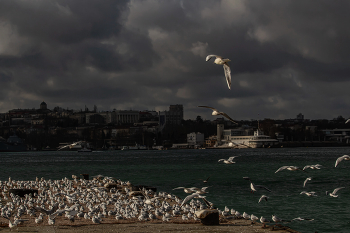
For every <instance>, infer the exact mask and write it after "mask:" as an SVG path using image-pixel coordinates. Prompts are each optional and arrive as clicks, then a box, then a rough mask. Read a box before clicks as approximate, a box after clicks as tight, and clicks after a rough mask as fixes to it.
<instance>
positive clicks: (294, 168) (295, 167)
mask: <svg viewBox="0 0 350 233" xmlns="http://www.w3.org/2000/svg"><path fill="white" fill-rule="evenodd" d="M284 169H287V170H288V171H296V170H300V171H303V170H301V169H300V168H299V167H297V166H282V167H280V168H278V170H277V171H275V173H277V172H279V171H282V170H284ZM303 172H306V171H303Z"/></svg>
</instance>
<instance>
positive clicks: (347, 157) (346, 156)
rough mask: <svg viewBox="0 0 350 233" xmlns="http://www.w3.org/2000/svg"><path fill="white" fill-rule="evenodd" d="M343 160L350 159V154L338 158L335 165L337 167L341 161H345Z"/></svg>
mask: <svg viewBox="0 0 350 233" xmlns="http://www.w3.org/2000/svg"><path fill="white" fill-rule="evenodd" d="M343 160H350V156H349V155H343V156H341V157H339V158H337V161H335V165H334V167H337V166H338V164H339V163H340V162H341V161H343Z"/></svg>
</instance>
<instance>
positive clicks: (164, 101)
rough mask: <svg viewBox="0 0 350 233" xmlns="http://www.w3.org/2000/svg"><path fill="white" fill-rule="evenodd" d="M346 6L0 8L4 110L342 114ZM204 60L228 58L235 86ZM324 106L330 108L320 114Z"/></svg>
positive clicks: (348, 102)
mask: <svg viewBox="0 0 350 233" xmlns="http://www.w3.org/2000/svg"><path fill="white" fill-rule="evenodd" d="M347 9H349V3H348V2H346V1H332V2H331V1H318V2H317V4H315V2H314V1H310V0H306V1H288V0H286V1H275V0H271V1H239V0H236V1H225V0H222V1H209V0H197V1H195V0H194V1H175V0H174V1H157V0H145V1H114V0H113V1H112V0H111V1H103V2H100V1H93V0H89V1H68V0H57V1H44V0H39V1H16V0H14V1H2V2H1V3H0V30H1V32H2V33H1V35H0V84H1V91H2V92H1V93H2V94H1V96H0V110H1V112H6V111H8V110H10V109H11V108H32V107H37V106H38V105H39V104H40V103H41V101H43V100H44V101H45V102H46V103H48V105H49V108H50V107H54V106H57V105H60V106H61V107H64V108H66V107H69V108H75V109H81V108H83V107H84V106H85V105H89V106H92V105H94V104H95V105H97V106H98V108H99V109H100V110H111V109H113V108H117V109H136V110H145V109H154V110H166V109H168V106H169V105H170V104H183V105H184V109H185V118H195V117H196V116H197V115H199V114H201V115H203V118H205V119H214V117H212V116H211V115H210V114H211V113H210V112H207V111H203V109H199V108H198V107H197V106H198V105H209V106H212V107H216V108H218V109H220V110H221V111H224V112H226V113H228V114H229V115H231V116H233V117H234V118H235V119H251V118H258V116H259V117H260V118H264V117H271V118H293V117H295V116H296V114H298V113H299V112H302V113H303V114H304V115H305V116H306V117H307V118H333V117H335V116H338V115H344V116H347V115H350V111H348V110H347V109H349V107H350V98H349V93H348V90H349V88H350V82H349V79H348V78H349V71H350V70H349V68H348V67H350V66H349V61H350V59H349V54H350V45H349V43H348V41H349V37H350V30H348V29H347V23H348V22H349V20H350V16H349V14H348V13H347ZM208 54H217V55H222V56H224V57H228V58H229V59H230V60H231V62H230V66H231V70H232V89H231V90H229V89H228V88H227V84H226V80H225V76H224V71H223V68H222V67H221V66H218V65H215V64H213V61H212V60H211V61H209V62H206V61H205V57H206V56H207V55H208ZM325 109H327V110H326V111H325Z"/></svg>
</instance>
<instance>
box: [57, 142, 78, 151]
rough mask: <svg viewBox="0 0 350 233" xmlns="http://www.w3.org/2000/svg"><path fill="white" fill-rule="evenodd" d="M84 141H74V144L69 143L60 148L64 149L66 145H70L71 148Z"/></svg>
mask: <svg viewBox="0 0 350 233" xmlns="http://www.w3.org/2000/svg"><path fill="white" fill-rule="evenodd" d="M82 142H83V141H78V142H74V143H72V144H69V145H66V146H62V147H60V148H59V149H58V150H62V149H64V148H66V147H69V149H71V148H72V147H73V146H75V145H78V144H80V143H82Z"/></svg>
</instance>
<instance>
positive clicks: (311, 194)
mask: <svg viewBox="0 0 350 233" xmlns="http://www.w3.org/2000/svg"><path fill="white" fill-rule="evenodd" d="M300 194H305V195H306V196H309V197H317V195H316V194H315V192H306V191H302V192H301V193H300Z"/></svg>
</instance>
